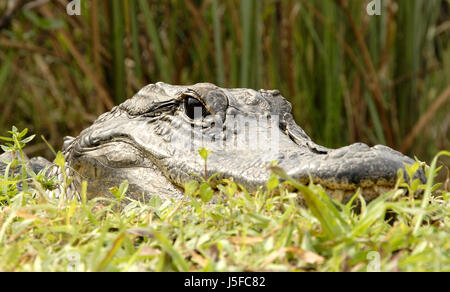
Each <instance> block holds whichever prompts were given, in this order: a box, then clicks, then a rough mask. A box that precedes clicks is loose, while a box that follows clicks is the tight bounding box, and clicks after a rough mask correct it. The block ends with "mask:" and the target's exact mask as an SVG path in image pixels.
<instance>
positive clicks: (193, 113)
mask: <svg viewBox="0 0 450 292" xmlns="http://www.w3.org/2000/svg"><path fill="white" fill-rule="evenodd" d="M184 112H185V114H186V116H188V117H189V118H190V119H191V120H197V119H200V118H204V117H207V116H208V115H209V114H210V113H209V112H208V110H207V109H206V107H205V106H204V105H203V104H202V103H201V102H200V101H199V100H198V99H196V98H194V97H192V96H186V97H185V98H184ZM200 113H201V117H200Z"/></svg>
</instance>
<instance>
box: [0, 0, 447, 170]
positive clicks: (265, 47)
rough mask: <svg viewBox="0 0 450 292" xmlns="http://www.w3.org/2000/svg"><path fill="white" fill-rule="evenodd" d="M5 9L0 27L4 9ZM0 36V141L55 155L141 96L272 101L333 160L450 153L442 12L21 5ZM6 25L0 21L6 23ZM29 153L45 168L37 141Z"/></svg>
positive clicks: (439, 7) (337, 6)
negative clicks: (186, 88) (340, 152)
mask: <svg viewBox="0 0 450 292" xmlns="http://www.w3.org/2000/svg"><path fill="white" fill-rule="evenodd" d="M9 2H13V1H9V0H8V1H1V3H0V15H2V14H4V13H2V12H4V11H6V10H7V4H8V3H9ZM15 2H17V3H18V4H19V5H20V7H18V9H17V11H16V13H15V14H14V16H13V17H12V18H11V21H10V22H9V25H4V27H3V28H0V48H1V50H0V109H1V112H0V132H1V133H5V132H6V131H7V130H9V129H10V128H11V125H17V126H18V127H19V128H30V131H31V132H33V133H39V134H44V135H45V137H46V138H47V140H48V141H49V142H50V144H51V145H53V146H54V147H55V148H59V147H60V146H61V144H62V141H63V139H62V138H63V136H65V135H67V134H70V135H77V134H78V133H79V131H80V130H82V129H84V128H85V127H86V126H88V125H89V124H90V123H91V122H92V121H93V120H94V119H95V118H96V117H97V116H98V115H99V114H100V113H103V112H104V111H106V110H108V109H110V108H111V107H112V106H113V105H114V104H117V103H120V102H122V101H123V100H125V99H126V98H129V97H131V96H132V95H133V94H134V93H135V92H136V91H137V90H138V89H139V88H141V87H142V86H143V85H145V84H148V83H151V82H157V81H164V82H167V83H172V84H192V83H195V82H213V83H216V84H217V85H220V86H224V87H240V86H242V87H251V88H256V89H259V88H266V89H275V88H276V89H280V90H281V92H282V93H283V95H284V96H285V97H287V98H288V99H289V100H290V101H291V102H292V104H293V106H294V115H295V118H296V120H297V122H298V123H299V124H300V125H302V127H304V128H305V130H306V132H307V133H308V134H309V135H310V136H312V138H313V139H314V140H315V141H317V142H318V143H320V144H323V145H325V146H328V147H337V146H343V145H347V144H349V143H351V142H355V141H361V142H366V143H368V144H372V145H373V144H377V143H381V144H387V145H389V146H392V147H394V148H395V149H399V150H401V151H402V152H404V153H409V154H410V155H416V156H418V157H419V158H421V159H422V160H426V161H430V160H431V158H432V157H433V155H434V154H435V153H437V152H438V151H439V150H443V149H449V148H450V146H449V139H448V138H449V133H450V131H449V125H450V120H449V116H448V112H449V111H450V105H449V104H450V103H449V102H448V101H449V100H450V87H449V83H448V80H450V71H449V70H450V45H449V33H450V30H449V27H450V26H449V11H450V8H449V7H450V5H449V2H448V0H431V1H430V0H414V1H411V0H391V1H387V0H383V1H382V3H384V4H383V7H382V8H381V12H382V13H381V16H369V15H367V13H366V5H367V3H368V0H356V1H347V0H329V1H328V0H324V1H307V0H287V1H277V0H263V1H259V0H258V1H256V0H246V1H237V0H224V1H218V0H208V1H199V0H186V1H177V0H172V1H156V0H153V1H150V0H133V1H108V0H91V1H84V0H82V1H81V3H82V4H83V5H82V9H81V16H68V15H67V13H66V4H67V3H68V1H67V0H55V1H28V0H20V1H15ZM0 22H1V21H0ZM36 142H37V143H36V144H35V145H32V146H31V147H29V149H27V152H28V154H30V155H35V154H44V155H45V156H46V157H47V158H51V155H52V154H51V152H50V151H48V147H46V145H45V143H44V142H40V141H36Z"/></svg>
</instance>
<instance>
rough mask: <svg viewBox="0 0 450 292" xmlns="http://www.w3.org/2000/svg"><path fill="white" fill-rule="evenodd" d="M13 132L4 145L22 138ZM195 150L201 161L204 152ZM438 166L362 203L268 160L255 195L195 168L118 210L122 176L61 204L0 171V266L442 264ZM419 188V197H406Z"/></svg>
mask: <svg viewBox="0 0 450 292" xmlns="http://www.w3.org/2000/svg"><path fill="white" fill-rule="evenodd" d="M17 133H19V132H18V131H16V130H14V131H12V132H11V134H12V135H13V137H16V136H17ZM22 133H23V132H22ZM6 139H8V138H6ZM25 139H26V138H25ZM13 140H14V142H13V144H12V146H13V147H14V146H15V147H18V148H21V147H22V146H23V145H22V143H23V142H20V141H19V140H17V139H13ZM22 141H23V140H22ZM199 154H200V156H201V157H200V156H199V159H202V158H203V159H204V160H205V164H206V162H207V157H208V154H209V152H208V151H206V150H205V149H202V150H200V151H199ZM438 155H446V156H450V152H445V151H443V152H441V153H439V154H438ZM58 157H62V156H61V155H58ZM436 162H437V156H436V157H435V159H434V160H433V162H432V164H431V166H430V167H426V174H427V177H428V181H427V183H426V185H420V183H419V181H418V180H413V179H412V178H413V174H414V172H415V170H417V168H418V167H419V162H417V163H416V164H415V165H413V166H411V167H408V168H407V177H406V178H403V175H400V178H399V180H398V182H397V185H396V187H395V188H394V189H393V190H391V191H389V192H388V193H386V194H384V195H383V196H380V197H379V198H378V199H376V200H374V201H372V202H370V203H369V204H366V202H365V201H364V199H363V198H362V196H360V194H359V191H358V192H356V193H355V196H354V198H353V199H352V201H350V202H349V203H347V204H345V205H343V204H341V203H340V202H337V201H332V200H331V199H330V198H329V197H328V195H327V194H326V193H325V192H324V190H323V189H322V187H320V186H318V185H309V186H304V185H300V184H298V183H297V182H295V181H294V180H292V179H291V178H289V177H288V176H287V175H286V174H285V173H284V172H283V170H281V169H280V168H277V167H276V166H273V167H272V170H273V175H272V176H271V178H270V179H269V181H268V183H267V186H266V187H267V188H266V190H263V189H262V188H261V189H260V190H259V191H257V192H256V193H253V194H249V193H247V191H245V189H242V187H240V186H238V185H236V184H235V183H234V182H233V181H231V180H225V181H224V182H223V184H220V185H219V186H218V190H217V191H216V194H215V195H214V191H213V189H212V188H211V186H210V185H209V182H208V180H206V178H202V177H201V176H200V175H199V178H200V181H201V182H200V183H199V182H197V181H192V182H191V183H189V184H187V185H186V186H185V195H186V200H184V201H180V202H172V201H161V199H159V198H158V197H153V198H152V199H151V201H150V202H149V203H147V204H142V203H140V202H137V201H133V202H131V203H129V204H128V205H125V206H122V207H121V204H122V200H123V199H124V197H125V195H126V191H127V182H124V183H123V184H122V185H121V186H120V187H118V188H112V189H111V193H112V195H113V196H112V198H114V199H107V198H97V199H93V200H89V201H87V200H86V197H87V194H86V189H87V188H86V184H84V185H83V191H82V194H81V200H77V199H73V200H66V199H64V197H61V198H59V199H55V198H52V197H50V196H49V195H48V193H47V192H45V191H44V189H48V188H49V187H48V186H49V184H48V181H47V180H44V179H43V177H42V176H41V174H38V175H36V174H33V173H32V172H31V171H28V172H29V175H30V176H31V179H30V181H29V182H30V187H29V188H27V189H26V190H24V191H20V192H19V191H18V190H17V188H16V185H17V183H18V182H19V181H21V180H22V179H21V178H22V176H21V175H20V174H17V176H15V177H14V176H13V177H11V176H9V175H8V174H5V176H4V177H2V178H1V179H0V186H1V187H2V193H1V194H2V199H1V201H0V270H1V271H377V270H381V271H449V270H450V240H449V238H450V233H449V230H450V220H449V218H450V216H449V215H450V204H449V202H450V192H449V191H448V190H447V191H444V190H442V189H441V190H438V189H437V188H438V187H439V184H438V185H433V179H434V177H435V174H436V172H437V171H438V169H437V168H436ZM58 163H61V165H64V162H63V161H59V162H58ZM12 164H16V165H17V166H20V165H21V166H22V167H24V166H25V165H24V164H23V163H20V162H19V160H18V159H15V161H13V162H11V163H10V164H9V166H11V165H12ZM22 169H24V168H22ZM400 173H403V172H400ZM278 177H281V178H283V179H284V181H285V182H284V183H280V181H279V179H278ZM68 181H70V178H69V180H68ZM68 181H67V182H68ZM405 181H409V182H411V183H410V184H406V183H405ZM288 186H291V187H292V186H294V187H295V188H296V189H297V190H298V191H297V192H290V191H288V190H289V189H291V188H289V187H288ZM419 189H422V190H424V194H423V197H422V199H416V198H415V197H414V196H413V195H410V196H405V192H406V190H409V193H410V194H414V193H415V191H417V190H419ZM300 199H302V200H300ZM212 200H215V202H214V204H212V203H211V201H212ZM302 201H304V202H305V203H306V206H304V205H303V204H302V203H301V202H302ZM355 202H359V203H358V206H359V207H358V208H359V211H357V212H355V209H354V207H355V206H357V205H356V204H355ZM242 259H245V261H244V260H242Z"/></svg>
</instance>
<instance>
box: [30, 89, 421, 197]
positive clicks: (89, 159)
mask: <svg viewBox="0 0 450 292" xmlns="http://www.w3.org/2000/svg"><path fill="white" fill-rule="evenodd" d="M291 110H292V106H291V104H290V103H289V102H288V101H287V100H286V99H285V98H284V97H283V96H282V95H281V94H280V91H278V90H263V89H261V90H258V91H256V90H253V89H246V88H234V89H224V88H221V87H218V86H216V85H214V84H211V83H199V84H195V85H191V86H176V85H169V84H166V83H162V82H158V83H156V84H150V85H147V86H145V87H144V88H142V89H141V90H140V91H139V92H138V93H137V94H136V95H134V96H133V97H132V98H131V99H128V100H126V101H125V102H124V103H122V104H120V105H118V106H116V107H114V108H113V109H112V110H111V111H109V112H107V113H104V114H102V115H101V116H100V117H99V118H98V119H97V120H96V121H95V122H94V123H93V124H92V125H91V126H90V127H88V128H86V129H85V130H83V131H82V132H81V133H80V135H79V136H78V137H76V138H74V137H66V138H65V140H64V145H63V150H62V151H63V153H64V156H65V159H66V163H67V167H66V170H65V171H66V173H67V174H68V175H70V176H71V177H73V178H74V179H73V181H72V183H71V185H70V187H71V192H72V193H77V194H79V192H80V188H81V182H82V181H87V182H88V194H89V198H93V197H97V196H111V194H110V191H109V188H111V187H113V186H118V185H119V184H120V183H122V182H123V181H125V180H127V181H128V183H129V188H128V191H127V196H128V197H129V198H132V199H135V200H141V199H143V200H149V199H150V198H151V197H153V196H155V195H157V196H160V197H161V198H165V199H175V200H177V199H183V198H184V195H183V188H184V186H185V184H186V183H188V182H190V181H192V180H195V179H198V178H197V176H196V175H195V174H204V175H205V176H207V177H210V176H213V175H214V174H216V176H215V177H214V179H213V181H212V183H213V184H214V183H219V182H220V181H221V180H222V179H224V178H231V179H232V180H233V181H234V182H236V183H237V184H240V185H241V186H242V187H243V188H245V189H246V190H248V191H254V190H257V189H258V188H259V187H261V186H264V185H265V184H266V182H267V180H268V179H269V176H270V174H271V171H270V169H269V168H268V166H269V165H273V164H274V163H275V164H276V165H277V166H278V167H280V168H282V169H284V170H285V171H286V173H287V174H288V175H290V176H291V177H292V178H294V179H296V180H298V181H299V182H301V183H304V184H307V183H308V182H313V183H316V184H320V185H322V187H323V188H324V189H325V190H326V191H327V192H328V193H329V194H330V195H332V196H333V197H335V198H338V199H340V200H342V201H348V199H349V198H350V197H351V196H352V195H353V194H354V193H355V191H356V190H357V189H358V188H360V190H361V193H362V195H363V197H364V198H365V199H366V200H368V201H370V200H372V199H374V198H376V197H377V196H379V195H380V194H382V193H383V192H385V191H387V190H388V189H390V188H392V187H393V186H394V185H395V183H396V179H397V174H398V170H399V169H403V170H404V169H405V164H413V163H414V162H415V161H414V160H413V159H411V158H409V157H407V156H405V155H403V154H402V153H400V152H397V151H395V150H393V149H391V148H389V147H387V146H382V145H376V146H373V147H369V146H368V145H366V144H363V143H356V144H352V145H349V146H346V147H342V148H338V149H329V148H326V147H323V146H320V145H318V144H316V143H314V142H313V141H312V140H311V138H310V137H309V136H308V135H307V134H306V133H305V131H304V130H303V129H302V128H301V127H300V126H298V125H297V124H296V123H295V121H294V118H293V116H292V114H291ZM201 147H204V148H205V149H207V150H209V151H210V155H209V157H208V158H207V162H206V163H207V167H206V169H205V161H204V160H203V159H202V158H201V157H200V156H199V154H198V152H197V151H198V149H200V148H201ZM29 163H30V164H31V166H32V167H33V168H34V169H36V170H39V169H42V168H44V167H46V166H48V165H50V162H46V161H45V160H43V159H42V158H39V159H34V160H33V159H32V160H30V162H29ZM205 172H206V173H205ZM47 174H48V175H58V178H59V180H60V181H62V180H63V173H62V171H61V169H59V168H58V167H55V166H53V167H50V168H49V170H48V171H47ZM416 177H417V178H419V179H420V180H421V181H422V182H424V181H425V174H424V171H423V170H422V169H420V170H419V171H418V172H417V173H416ZM55 192H56V193H58V190H55ZM59 193H61V190H59Z"/></svg>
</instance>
